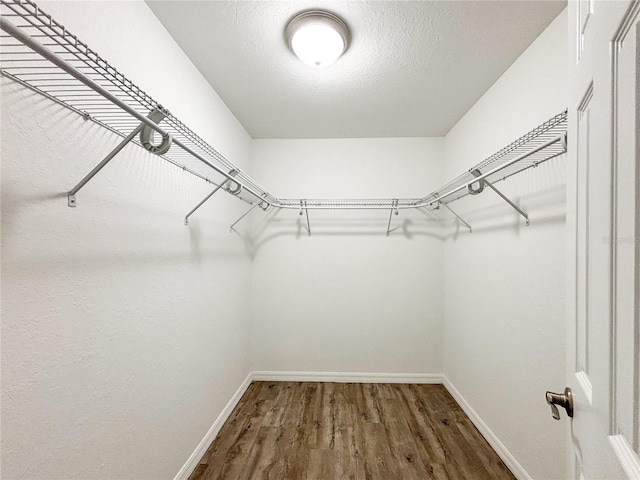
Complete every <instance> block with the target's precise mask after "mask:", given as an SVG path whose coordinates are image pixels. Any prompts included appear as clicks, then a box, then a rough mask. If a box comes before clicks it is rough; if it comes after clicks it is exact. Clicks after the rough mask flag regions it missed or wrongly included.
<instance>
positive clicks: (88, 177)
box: [67, 107, 166, 207]
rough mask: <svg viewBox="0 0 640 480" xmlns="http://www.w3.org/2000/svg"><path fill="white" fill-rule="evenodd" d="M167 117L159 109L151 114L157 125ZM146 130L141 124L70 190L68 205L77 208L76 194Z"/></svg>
mask: <svg viewBox="0 0 640 480" xmlns="http://www.w3.org/2000/svg"><path fill="white" fill-rule="evenodd" d="M160 108H162V107H160ZM165 116H166V113H164V111H163V110H159V109H157V108H156V109H153V110H152V111H151V113H149V119H151V120H153V121H154V122H156V123H158V122H160V121H161V120H162V119H164V117H165ZM144 128H149V127H147V126H146V125H145V124H144V123H141V124H140V125H138V126H137V127H136V128H135V129H134V130H133V131H132V132H131V133H130V134H129V135H127V136H126V137H125V138H124V139H123V140H122V141H121V142H120V143H119V144H118V145H117V146H116V148H114V149H113V150H111V151H110V152H109V153H108V154H107V156H106V157H104V158H103V159H102V161H101V162H100V163H99V164H98V165H96V166H95V167H94V168H93V170H91V171H90V172H89V173H88V174H87V175H86V176H85V177H84V178H83V179H82V180H80V181H79V182H78V184H77V185H76V186H75V187H73V188H72V189H71V190H69V193H67V204H68V205H69V206H70V207H75V206H76V193H78V192H79V191H80V189H81V188H82V187H84V186H85V185H86V184H87V183H88V182H89V181H90V180H91V179H92V178H93V177H95V176H96V174H97V173H98V172H99V171H100V170H102V169H103V168H104V167H105V166H106V165H107V163H109V162H110V161H111V160H112V159H113V157H115V156H116V155H117V154H118V153H120V151H121V150H122V149H123V148H124V147H126V146H127V144H128V143H129V142H131V141H132V140H133V139H134V138H136V135H138V133H140V132H142V131H143V130H144Z"/></svg>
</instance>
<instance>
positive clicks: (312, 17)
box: [285, 10, 350, 68]
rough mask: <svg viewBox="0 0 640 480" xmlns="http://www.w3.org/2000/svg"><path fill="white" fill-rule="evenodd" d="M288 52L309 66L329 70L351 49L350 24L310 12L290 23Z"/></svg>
mask: <svg viewBox="0 0 640 480" xmlns="http://www.w3.org/2000/svg"><path fill="white" fill-rule="evenodd" d="M285 37H286V39H287V43H288V44H289V48H291V50H292V51H293V53H295V54H296V56H297V57H298V58H299V59H300V60H302V61H303V62H304V63H306V64H307V65H310V66H312V67H315V68H322V67H326V66H327V65H331V64H332V63H333V62H335V61H336V60H337V59H338V58H339V57H340V56H341V55H342V54H343V53H344V52H345V51H346V50H347V48H348V47H349V40H350V32H349V27H348V26H347V24H346V23H345V22H344V21H343V20H342V19H341V18H340V17H338V16H337V15H334V14H333V13H330V12H326V11H324V10H307V11H305V12H301V13H299V14H297V15H296V16H295V17H293V18H292V19H291V20H289V23H288V24H287V28H286V29H285Z"/></svg>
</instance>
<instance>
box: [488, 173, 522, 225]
mask: <svg viewBox="0 0 640 480" xmlns="http://www.w3.org/2000/svg"><path fill="white" fill-rule="evenodd" d="M483 181H484V183H485V184H486V185H487V187H489V188H490V189H491V190H493V191H494V192H496V193H497V194H498V195H499V196H500V198H502V199H503V200H504V201H505V202H507V203H508V204H509V205H511V206H512V207H513V209H514V210H515V211H516V212H518V213H519V214H520V215H522V216H523V217H524V220H525V225H526V226H527V227H528V226H529V215H527V214H526V212H524V211H523V210H522V209H521V208H520V207H518V206H517V205H516V204H515V203H513V202H512V201H511V200H509V198H507V196H506V195H505V194H504V193H502V192H501V191H500V190H498V189H497V188H496V187H494V186H493V185H492V184H491V183H489V182H488V181H487V180H483Z"/></svg>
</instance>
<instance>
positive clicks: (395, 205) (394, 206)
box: [387, 198, 398, 237]
mask: <svg viewBox="0 0 640 480" xmlns="http://www.w3.org/2000/svg"><path fill="white" fill-rule="evenodd" d="M394 213H395V214H396V215H398V199H397V198H394V199H393V200H392V202H391V210H390V211H389V223H387V237H388V236H389V233H390V232H391V218H392V217H393V214H394Z"/></svg>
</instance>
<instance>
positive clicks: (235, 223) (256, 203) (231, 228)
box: [229, 200, 264, 232]
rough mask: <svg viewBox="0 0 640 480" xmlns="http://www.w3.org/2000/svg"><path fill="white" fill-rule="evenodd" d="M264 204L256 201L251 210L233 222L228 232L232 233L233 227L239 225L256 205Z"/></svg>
mask: <svg viewBox="0 0 640 480" xmlns="http://www.w3.org/2000/svg"><path fill="white" fill-rule="evenodd" d="M263 203H264V202H263V200H257V201H256V202H255V203H254V204H253V205H251V208H250V209H249V210H247V211H246V212H244V213H243V214H242V216H241V217H240V218H239V219H238V220H236V221H235V222H233V225H231V226H230V227H229V232H233V227H235V226H236V225H237V224H238V223H240V220H242V219H243V218H244V217H246V216H247V215H249V214H250V213H251V211H252V210H253V209H254V208H256V207H257V206H258V205H262V204H263Z"/></svg>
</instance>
